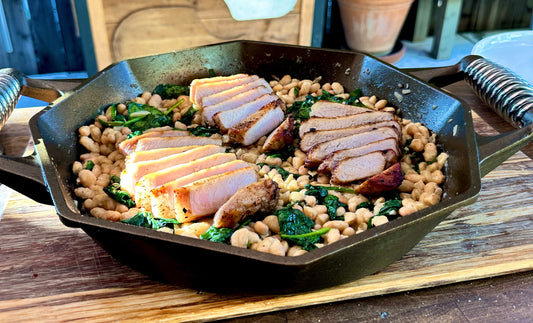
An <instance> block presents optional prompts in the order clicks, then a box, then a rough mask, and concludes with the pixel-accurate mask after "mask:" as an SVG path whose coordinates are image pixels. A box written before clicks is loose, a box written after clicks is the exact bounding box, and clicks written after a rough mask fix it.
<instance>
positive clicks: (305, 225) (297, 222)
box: [274, 204, 315, 235]
mask: <svg viewBox="0 0 533 323" xmlns="http://www.w3.org/2000/svg"><path fill="white" fill-rule="evenodd" d="M274 214H275V215H277V216H278V222H279V227H280V233H281V234H287V235H298V234H304V233H309V232H311V231H312V229H313V228H314V227H315V222H314V221H313V220H311V219H310V218H308V217H307V216H306V215H305V214H304V213H303V212H302V211H300V210H298V209H293V208H292V204H290V205H288V206H286V207H284V208H282V209H280V210H277V211H276V212H274Z"/></svg>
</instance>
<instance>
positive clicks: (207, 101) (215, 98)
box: [201, 78, 272, 107]
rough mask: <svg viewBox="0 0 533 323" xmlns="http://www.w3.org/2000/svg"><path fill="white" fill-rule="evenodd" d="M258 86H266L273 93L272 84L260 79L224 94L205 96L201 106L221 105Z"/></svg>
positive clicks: (223, 92) (226, 91)
mask: <svg viewBox="0 0 533 323" xmlns="http://www.w3.org/2000/svg"><path fill="white" fill-rule="evenodd" d="M258 86H264V87H265V88H267V89H268V90H269V91H270V92H272V88H271V87H270V84H268V82H267V81H265V79H264V78H258V79H256V80H254V81H252V82H248V83H244V84H242V85H239V86H235V87H232V88H230V89H228V90H225V91H222V92H217V93H215V94H211V95H208V96H204V97H203V98H202V104H201V106H202V107H204V106H210V105H213V104H217V103H220V102H222V101H225V100H227V99H231V98H232V97H234V96H236V95H238V94H241V93H244V92H246V91H249V90H251V89H253V88H256V87H258Z"/></svg>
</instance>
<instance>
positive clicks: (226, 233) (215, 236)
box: [200, 226, 235, 243]
mask: <svg viewBox="0 0 533 323" xmlns="http://www.w3.org/2000/svg"><path fill="white" fill-rule="evenodd" d="M234 232H235V230H234V229H231V228H217V227H214V226H210V227H209V229H207V231H206V232H205V233H204V234H202V235H200V239H204V240H210V241H214V242H221V243H229V240H230V238H231V235H232V234H233V233H234Z"/></svg>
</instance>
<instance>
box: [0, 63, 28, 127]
mask: <svg viewBox="0 0 533 323" xmlns="http://www.w3.org/2000/svg"><path fill="white" fill-rule="evenodd" d="M23 82H24V75H23V74H22V73H20V72H18V71H17V70H14V69H12V68H4V69H0V129H2V127H3V126H4V125H5V123H6V121H7V118H8V117H9V116H10V115H11V112H13V109H15V105H16V104H17V101H18V99H19V98H20V95H21V92H22V85H23Z"/></svg>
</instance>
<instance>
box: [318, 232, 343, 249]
mask: <svg viewBox="0 0 533 323" xmlns="http://www.w3.org/2000/svg"><path fill="white" fill-rule="evenodd" d="M340 238H341V233H340V231H339V230H338V229H331V230H329V231H328V233H326V234H324V235H322V239H324V243H325V244H326V245H328V244H332V243H334V242H337V241H339V240H340Z"/></svg>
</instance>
